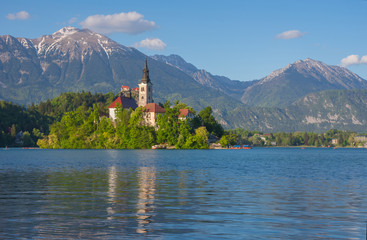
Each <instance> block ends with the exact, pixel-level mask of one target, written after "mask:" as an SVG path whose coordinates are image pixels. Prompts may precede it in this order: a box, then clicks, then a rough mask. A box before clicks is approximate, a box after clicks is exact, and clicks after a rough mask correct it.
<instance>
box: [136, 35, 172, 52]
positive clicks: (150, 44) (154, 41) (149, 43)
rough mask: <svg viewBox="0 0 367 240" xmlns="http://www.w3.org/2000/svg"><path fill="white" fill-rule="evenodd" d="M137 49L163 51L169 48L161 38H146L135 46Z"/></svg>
mask: <svg viewBox="0 0 367 240" xmlns="http://www.w3.org/2000/svg"><path fill="white" fill-rule="evenodd" d="M134 47H136V48H148V49H151V50H163V49H165V48H166V47H167V44H165V43H164V42H163V41H162V40H160V39H159V38H146V39H144V40H142V41H140V42H138V43H135V44H134Z"/></svg>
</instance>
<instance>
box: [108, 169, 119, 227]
mask: <svg viewBox="0 0 367 240" xmlns="http://www.w3.org/2000/svg"><path fill="white" fill-rule="evenodd" d="M116 188H117V171H116V167H115V166H112V167H109V169H108V192H107V193H108V202H109V203H110V204H111V205H110V206H108V207H107V213H108V218H107V219H109V220H111V219H113V215H114V214H115V213H116V212H115V210H114V209H113V207H112V205H113V204H114V203H115V202H116V191H117V189H116Z"/></svg>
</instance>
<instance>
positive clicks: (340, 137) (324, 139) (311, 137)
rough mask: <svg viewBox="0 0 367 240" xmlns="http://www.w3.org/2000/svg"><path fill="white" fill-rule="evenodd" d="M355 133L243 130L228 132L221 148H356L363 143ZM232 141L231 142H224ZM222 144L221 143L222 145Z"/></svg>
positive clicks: (338, 131)
mask: <svg viewBox="0 0 367 240" xmlns="http://www.w3.org/2000/svg"><path fill="white" fill-rule="evenodd" d="M356 136H357V133H355V132H350V131H340V130H336V129H331V130H328V131H327V132H325V133H314V132H293V133H286V132H280V133H268V134H263V133H261V132H258V131H248V130H243V129H234V130H228V131H226V132H225V135H224V136H223V137H226V138H224V140H223V137H222V139H221V144H222V146H223V145H224V146H225V145H227V144H231V145H234V144H249V145H253V146H282V147H286V146H310V147H328V146H333V147H358V146H363V145H364V143H363V142H358V140H356V138H355V137H356ZM226 139H232V142H230V141H227V142H226V141H225V140H226ZM222 142H223V143H222Z"/></svg>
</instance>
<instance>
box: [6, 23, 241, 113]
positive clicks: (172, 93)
mask: <svg viewBox="0 0 367 240" xmlns="http://www.w3.org/2000/svg"><path fill="white" fill-rule="evenodd" d="M144 58H145V55H144V54H143V53H141V52H139V51H138V50H136V49H134V48H130V47H125V46H123V45H120V44H118V43H116V42H114V41H113V40H111V39H109V38H107V37H105V36H103V35H100V34H98V33H94V32H92V31H90V30H87V29H83V30H80V29H77V28H73V27H65V28H63V29H60V30H59V31H57V32H55V33H53V34H51V35H45V36H42V37H40V38H37V39H31V40H30V39H25V38H18V39H17V38H14V37H11V36H1V37H0V60H1V61H0V99H2V100H7V101H13V102H16V103H20V104H30V103H32V102H39V101H41V100H46V99H49V98H52V97H55V96H57V95H59V94H60V93H61V92H65V91H74V92H75V91H81V90H85V91H91V92H101V93H106V92H109V91H113V92H115V93H116V92H118V91H119V90H120V87H121V85H128V86H131V87H136V86H137V84H138V83H139V81H140V79H141V77H142V69H143V66H144ZM148 65H149V69H150V76H151V79H152V82H153V85H154V88H153V91H154V99H155V101H156V102H159V101H162V102H163V101H165V99H170V100H176V99H179V100H181V101H183V102H186V103H187V104H190V105H191V106H193V107H194V108H195V109H198V110H200V109H201V108H204V107H206V106H207V105H211V106H213V108H214V109H217V111H219V110H220V111H226V110H230V109H232V108H235V107H236V106H238V105H240V102H239V101H236V100H234V99H232V98H231V97H228V96H227V95H226V94H224V93H221V92H218V91H216V90H215V89H211V88H206V87H204V86H202V85H201V84H198V83H197V82H196V81H195V80H194V79H193V78H192V77H190V76H189V75H187V74H185V73H184V72H182V71H181V70H179V69H177V68H176V67H173V66H170V65H167V64H165V63H162V62H160V61H155V60H154V59H151V58H150V59H149V60H148Z"/></svg>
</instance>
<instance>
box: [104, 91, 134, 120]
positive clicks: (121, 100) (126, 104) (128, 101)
mask: <svg viewBox="0 0 367 240" xmlns="http://www.w3.org/2000/svg"><path fill="white" fill-rule="evenodd" d="M117 106H121V107H122V108H124V109H127V110H128V109H130V108H131V109H133V110H135V109H136V108H137V107H138V104H136V101H135V99H133V98H128V97H125V96H121V95H120V96H118V97H117V98H116V100H115V101H113V103H111V104H110V106H108V111H109V116H110V119H111V120H112V121H113V122H115V121H116V118H117V116H116V110H117Z"/></svg>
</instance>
